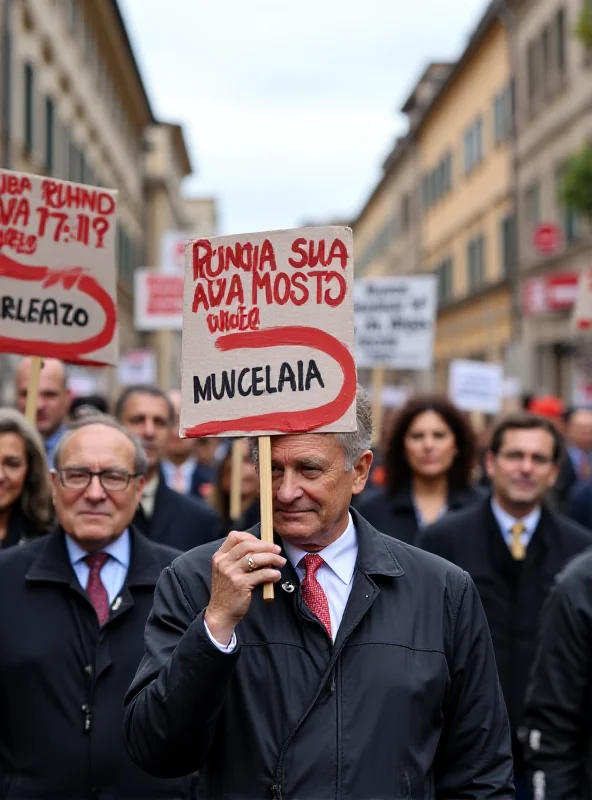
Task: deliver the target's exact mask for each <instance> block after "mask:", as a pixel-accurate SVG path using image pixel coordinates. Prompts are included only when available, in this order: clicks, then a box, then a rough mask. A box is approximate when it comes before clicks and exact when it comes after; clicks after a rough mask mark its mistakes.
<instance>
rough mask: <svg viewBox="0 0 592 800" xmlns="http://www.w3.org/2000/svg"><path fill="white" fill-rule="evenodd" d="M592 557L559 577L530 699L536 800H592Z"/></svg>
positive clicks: (588, 554) (543, 625)
mask: <svg viewBox="0 0 592 800" xmlns="http://www.w3.org/2000/svg"><path fill="white" fill-rule="evenodd" d="M591 576H592V551H586V552H585V553H582V554H581V555H579V556H578V557H577V558H575V559H573V560H572V561H571V562H570V563H569V564H568V565H567V566H566V567H565V569H564V571H563V572H562V573H561V574H560V575H559V576H558V577H557V580H556V582H555V586H554V587H553V589H552V590H551V592H550V594H549V597H548V600H547V603H546V604H545V606H544V608H543V613H542V614H541V629H540V633H539V641H538V648H537V655H536V658H535V661H534V665H533V668H532V671H531V677H530V683H529V687H528V691H527V693H526V728H527V730H528V747H527V761H528V765H529V767H530V774H531V780H532V786H533V794H534V797H535V800H545V798H549V800H574V798H590V797H592V730H591V728H590V698H591V697H592V668H591V665H592V577H591Z"/></svg>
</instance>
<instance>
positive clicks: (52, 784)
mask: <svg viewBox="0 0 592 800" xmlns="http://www.w3.org/2000/svg"><path fill="white" fill-rule="evenodd" d="M55 459H56V461H55V466H56V473H55V476H54V500H55V505H56V509H57V514H58V518H59V521H60V523H61V526H60V527H59V529H58V530H56V531H55V532H54V533H53V534H51V535H49V536H47V537H45V538H43V539H39V540H37V541H35V542H31V543H28V544H25V545H23V546H22V547H13V548H11V549H9V550H6V551H5V552H2V553H0V605H1V607H2V608H3V609H4V613H3V614H2V615H1V616H0V796H1V797H2V798H6V800H33V799H34V800H115V798H117V800H193V798H195V797H196V796H197V795H196V780H197V779H196V776H189V777H186V778H180V779H174V780H166V779H158V778H152V777H149V776H147V775H146V773H145V772H143V771H142V770H140V769H138V767H137V766H136V765H135V764H134V763H133V762H132V760H131V759H130V758H129V756H128V755H127V752H126V749H125V746H124V741H123V736H122V733H121V725H122V716H123V710H122V704H123V698H124V695H125V691H126V689H127V688H128V686H129V682H130V680H131V679H132V677H133V675H134V672H135V670H136V668H137V665H138V662H139V660H140V658H141V655H142V650H143V633H144V627H145V624H146V620H147V618H148V614H149V613H150V610H151V607H152V598H153V595H154V587H155V585H156V583H157V581H158V578H159V576H160V574H161V572H162V570H163V569H164V568H165V567H166V566H168V565H169V564H170V563H171V561H172V560H173V559H174V558H175V557H176V556H177V555H179V553H178V551H176V550H172V549H170V548H167V547H162V546H161V545H157V544H154V543H153V542H150V541H148V540H147V539H146V538H145V537H144V536H142V534H140V533H138V532H137V531H135V530H134V529H133V528H130V527H129V522H130V520H131V517H132V514H133V511H134V507H135V505H136V503H137V502H138V500H139V497H140V494H141V483H142V475H141V473H142V471H143V469H144V468H145V456H144V455H143V454H142V453H141V450H139V449H136V445H135V443H134V442H133V441H132V440H131V439H130V438H129V435H128V434H127V432H125V431H123V429H121V428H120V427H119V426H117V425H116V423H115V422H114V421H102V422H97V421H93V418H90V417H89V418H87V419H85V420H83V421H82V422H81V423H80V427H79V428H77V429H76V430H74V431H73V432H72V433H66V434H65V435H64V437H63V439H62V441H61V443H60V444H59V445H58V448H57V450H56V453H55Z"/></svg>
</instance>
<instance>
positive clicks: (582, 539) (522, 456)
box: [419, 414, 592, 798]
mask: <svg viewBox="0 0 592 800" xmlns="http://www.w3.org/2000/svg"><path fill="white" fill-rule="evenodd" d="M561 444H562V442H561V437H560V434H559V433H558V432H557V430H556V428H555V426H554V425H553V423H552V422H550V421H548V420H546V419H543V418H542V417H537V416H534V415H532V414H524V415H522V414H519V415H513V416H508V417H506V418H505V419H502V421H501V422H500V423H498V425H497V427H496V429H495V430H494V433H493V436H492V440H491V445H490V452H489V454H488V457H487V468H488V473H489V475H490V478H491V481H492V496H491V497H490V498H486V499H485V500H483V501H482V502H481V503H479V504H478V505H476V506H473V507H471V508H467V509H465V510H464V511H461V512H458V513H457V514H451V515H450V516H449V517H447V518H445V519H442V520H440V521H439V522H437V523H435V524H434V525H432V526H430V527H428V528H426V530H425V531H424V532H423V534H422V536H421V537H420V540H419V546H420V547H422V548H424V549H425V550H429V551H430V552H432V553H435V554H437V555H439V556H442V558H445V559H447V560H448V561H451V562H452V563H453V564H456V565H458V566H459V567H461V568H462V569H464V570H466V571H467V572H468V573H469V575H471V577H472V578H473V580H474V581H475V585H476V586H477V589H478V591H479V594H480V596H481V600H482V602H483V607H484V609H485V614H486V616H487V619H488V622H489V627H490V630H491V636H492V638H493V646H494V649H495V656H496V662H497V666H498V671H499V676H500V681H501V685H502V689H503V692H504V698H505V701H506V706H507V708H508V714H509V718H510V726H511V729H512V736H513V748H514V763H515V769H516V789H517V794H516V796H517V798H529V797H531V792H530V788H529V786H528V785H527V776H526V769H525V762H524V750H523V745H524V740H525V720H524V698H525V692H526V687H527V682H528V675H529V671H530V668H531V665H532V662H533V659H534V653H535V645H536V636H537V631H538V626H539V620H540V616H541V609H542V607H543V603H544V601H545V599H546V597H547V594H548V592H549V590H550V588H551V586H552V583H553V579H554V577H555V575H556V574H557V573H558V572H559V571H560V570H561V569H562V568H563V567H564V565H565V564H566V563H567V561H569V559H571V558H572V557H573V556H575V555H577V554H578V553H580V552H581V551H582V550H584V549H585V548H586V547H588V546H590V545H591V544H592V536H591V535H590V534H589V533H588V531H586V530H584V529H583V528H581V527H580V526H579V525H576V524H575V523H573V522H572V521H571V520H569V519H567V518H565V517H561V516H559V515H557V514H555V513H554V512H552V511H550V510H549V509H548V508H546V507H545V505H544V503H543V499H544V496H545V493H546V492H547V491H548V490H549V489H550V488H551V486H552V485H553V482H554V480H555V478H556V476H557V471H558V462H559V460H560V457H561V452H562V451H561Z"/></svg>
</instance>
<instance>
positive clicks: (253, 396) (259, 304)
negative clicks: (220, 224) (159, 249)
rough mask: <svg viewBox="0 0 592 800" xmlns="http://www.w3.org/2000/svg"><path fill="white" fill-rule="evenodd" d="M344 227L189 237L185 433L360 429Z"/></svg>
mask: <svg viewBox="0 0 592 800" xmlns="http://www.w3.org/2000/svg"><path fill="white" fill-rule="evenodd" d="M352 246H353V245H352V233H351V230H350V229H349V228H343V227H325V228H303V229H298V230H288V231H272V232H266V233H253V234H242V235H239V236H223V237H218V238H215V239H199V240H197V241H193V242H189V243H188V244H187V248H186V269H185V292H184V302H183V355H182V389H181V391H182V404H181V431H180V433H181V436H189V437H191V436H220V435H223V436H245V435H257V436H263V435H272V434H278V433H304V432H308V431H342V432H345V431H353V430H355V428H356V415H355V393H356V367H355V362H354V358H353V345H354V336H353V297H352V283H353V256H352Z"/></svg>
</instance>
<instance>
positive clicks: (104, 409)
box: [70, 394, 109, 420]
mask: <svg viewBox="0 0 592 800" xmlns="http://www.w3.org/2000/svg"><path fill="white" fill-rule="evenodd" d="M97 414H109V402H108V400H107V399H106V398H105V397H103V395H100V394H89V395H80V396H78V397H75V398H74V399H73V400H72V403H71V404H70V419H72V420H79V419H82V418H83V417H94V416H96V415H97Z"/></svg>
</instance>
